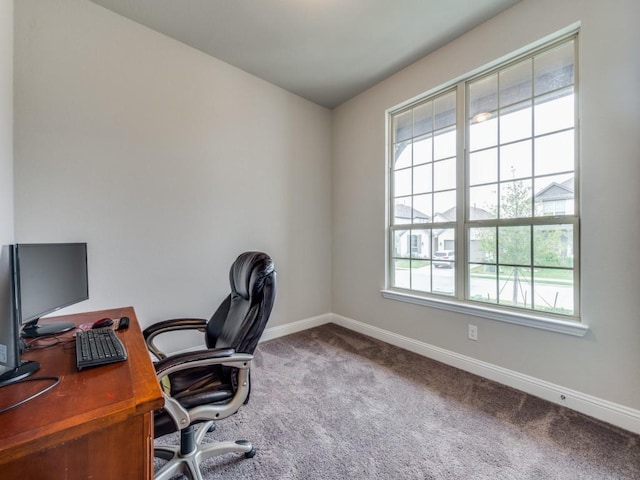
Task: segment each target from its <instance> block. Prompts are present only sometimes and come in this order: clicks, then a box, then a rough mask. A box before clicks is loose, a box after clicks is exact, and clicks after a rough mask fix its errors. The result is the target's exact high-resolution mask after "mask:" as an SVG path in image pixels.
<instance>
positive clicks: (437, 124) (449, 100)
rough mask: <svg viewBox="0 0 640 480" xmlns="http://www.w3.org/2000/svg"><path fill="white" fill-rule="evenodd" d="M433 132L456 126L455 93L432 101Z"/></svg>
mask: <svg viewBox="0 0 640 480" xmlns="http://www.w3.org/2000/svg"><path fill="white" fill-rule="evenodd" d="M433 109H434V116H435V121H434V126H433V129H434V130H440V129H441V128H444V127H449V126H452V125H455V124H456V92H455V91H453V92H451V93H448V94H446V95H443V96H441V97H438V98H436V99H435V100H434V101H433Z"/></svg>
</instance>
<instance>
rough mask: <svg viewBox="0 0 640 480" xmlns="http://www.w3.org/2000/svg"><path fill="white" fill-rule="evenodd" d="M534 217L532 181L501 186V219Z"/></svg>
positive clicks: (520, 181)
mask: <svg viewBox="0 0 640 480" xmlns="http://www.w3.org/2000/svg"><path fill="white" fill-rule="evenodd" d="M532 216H533V202H532V198H531V180H517V181H515V182H505V183H501V184H500V218H527V217H532Z"/></svg>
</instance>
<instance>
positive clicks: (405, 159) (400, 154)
mask: <svg viewBox="0 0 640 480" xmlns="http://www.w3.org/2000/svg"><path fill="white" fill-rule="evenodd" d="M411 152H412V145H411V142H410V141H409V142H402V143H398V144H396V145H395V147H394V149H393V168H395V169H396V170H398V169H400V168H406V167H410V166H411Z"/></svg>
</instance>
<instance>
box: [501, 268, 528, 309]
mask: <svg viewBox="0 0 640 480" xmlns="http://www.w3.org/2000/svg"><path fill="white" fill-rule="evenodd" d="M498 286H499V290H498V303H500V304H501V305H508V306H511V307H520V308H531V302H532V300H531V296H532V295H531V269H530V268H524V267H500V269H499V271H498Z"/></svg>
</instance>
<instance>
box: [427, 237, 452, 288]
mask: <svg viewBox="0 0 640 480" xmlns="http://www.w3.org/2000/svg"><path fill="white" fill-rule="evenodd" d="M455 244H456V237H455V230H454V229H453V228H446V229H442V230H433V248H434V251H433V252H432V257H431V258H432V263H431V264H432V266H433V269H432V275H433V291H434V292H437V293H443V294H447V295H453V294H454V292H455V268H454V267H455Z"/></svg>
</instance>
